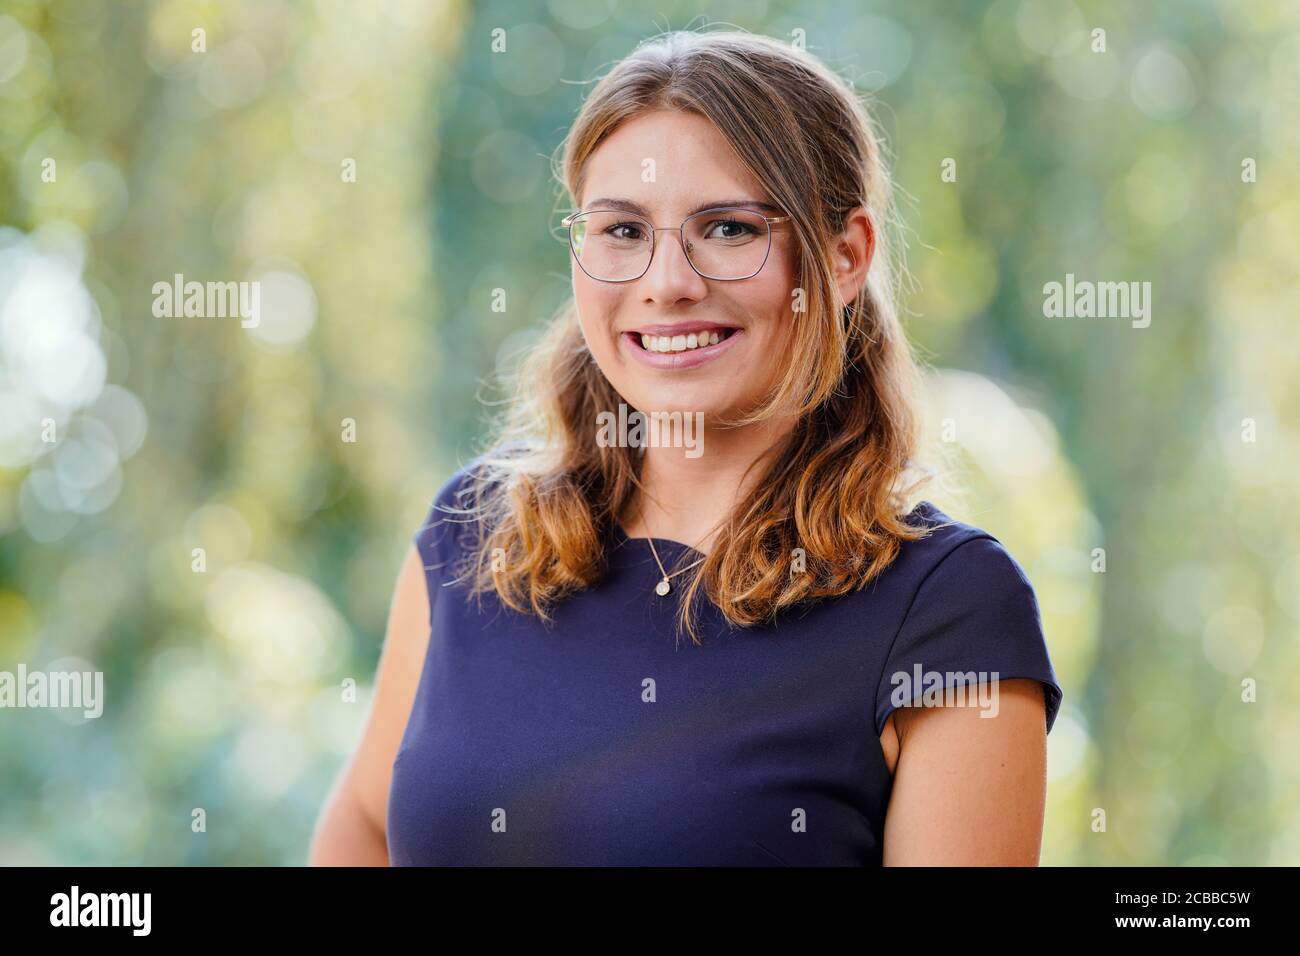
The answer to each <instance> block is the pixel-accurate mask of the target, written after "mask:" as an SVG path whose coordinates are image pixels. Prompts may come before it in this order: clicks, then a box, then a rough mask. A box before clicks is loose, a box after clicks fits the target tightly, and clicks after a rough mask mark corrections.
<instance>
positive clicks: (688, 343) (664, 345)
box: [641, 329, 722, 352]
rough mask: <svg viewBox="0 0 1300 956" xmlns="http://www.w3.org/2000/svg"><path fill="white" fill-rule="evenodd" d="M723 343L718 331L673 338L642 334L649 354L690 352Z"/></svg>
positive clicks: (674, 336)
mask: <svg viewBox="0 0 1300 956" xmlns="http://www.w3.org/2000/svg"><path fill="white" fill-rule="evenodd" d="M721 341H722V333H721V332H720V331H718V330H717V329H712V330H710V331H708V332H692V333H690V334H689V335H671V336H670V335H647V334H646V333H644V332H642V333H641V347H642V348H643V349H645V350H646V351H648V352H689V351H690V350H691V349H698V348H704V347H705V346H706V345H717V344H718V343H719V342H721Z"/></svg>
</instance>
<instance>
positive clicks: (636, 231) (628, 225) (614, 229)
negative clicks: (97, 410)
mask: <svg viewBox="0 0 1300 956" xmlns="http://www.w3.org/2000/svg"><path fill="white" fill-rule="evenodd" d="M603 235H606V236H609V237H610V238H611V239H628V240H636V239H644V238H645V235H644V233H643V232H642V227H641V224H640V223H636V222H616V223H614V225H612V226H608V227H606V229H605V230H604V232H603Z"/></svg>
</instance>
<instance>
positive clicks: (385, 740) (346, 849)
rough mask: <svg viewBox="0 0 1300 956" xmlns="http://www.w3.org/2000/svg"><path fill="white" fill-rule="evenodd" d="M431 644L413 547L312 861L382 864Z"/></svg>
mask: <svg viewBox="0 0 1300 956" xmlns="http://www.w3.org/2000/svg"><path fill="white" fill-rule="evenodd" d="M428 643H429V597H428V593H427V592H426V590H425V582H424V562H423V560H422V559H421V557H420V554H419V552H418V551H416V549H415V547H414V546H412V547H411V548H410V550H409V551H408V552H407V555H406V560H405V561H403V562H402V569H401V571H400V572H399V573H398V576H397V586H396V587H395V588H394V591H393V600H392V604H391V605H390V607H389V611H388V630H387V633H386V635H385V637H384V650H383V653H382V655H381V656H380V659H379V669H378V672H377V674H376V677H375V690H374V695H373V697H372V700H371V704H370V713H369V715H368V717H367V719H366V728H365V731H364V732H363V734H362V737H361V742H360V744H358V746H357V749H356V752H355V753H353V755H352V757H351V759H350V760H349V761H348V763H347V765H346V766H345V767H344V768H343V771H342V773H341V774H340V775H339V778H338V780H337V781H336V782H335V784H334V787H333V789H332V790H331V791H330V795H329V797H328V799H327V800H326V802H325V806H324V808H323V809H322V811H321V815H320V818H319V819H318V820H317V821H316V830H315V833H314V834H313V835H312V844H311V852H310V859H309V862H310V864H311V865H312V866H387V865H388V839H387V832H386V831H387V817H388V788H389V784H390V783H391V782H392V773H393V760H394V759H395V758H396V757H397V749H398V747H399V746H401V742H402V734H403V733H404V732H405V730H406V721H407V718H408V717H409V716H410V713H411V705H412V704H413V703H414V701H415V691H416V688H417V687H418V686H419V682H420V671H421V669H422V668H423V666H424V657H425V652H426V650H427V648H428Z"/></svg>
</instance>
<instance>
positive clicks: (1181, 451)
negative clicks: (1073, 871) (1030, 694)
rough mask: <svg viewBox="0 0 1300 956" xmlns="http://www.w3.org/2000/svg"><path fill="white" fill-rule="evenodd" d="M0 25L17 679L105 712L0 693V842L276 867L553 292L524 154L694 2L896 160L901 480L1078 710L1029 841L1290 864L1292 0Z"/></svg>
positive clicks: (135, 12) (304, 825) (1069, 714)
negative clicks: (247, 293)
mask: <svg viewBox="0 0 1300 956" xmlns="http://www.w3.org/2000/svg"><path fill="white" fill-rule="evenodd" d="M0 10H2V12H0V404H2V411H0V534H3V538H2V539H0V670H9V671H14V670H15V669H16V668H17V667H18V665H19V664H20V663H22V664H25V665H26V666H27V667H28V668H29V669H33V670H34V669H59V668H60V666H62V667H67V666H69V664H68V662H69V661H73V662H76V661H80V662H85V663H84V665H83V666H86V667H93V668H96V669H101V670H103V671H104V673H105V687H106V696H107V703H106V707H105V712H104V715H103V716H102V717H100V718H98V719H95V720H84V719H81V718H80V717H75V716H68V715H67V714H65V713H64V712H62V711H51V710H0V862H4V863H11V864H12V863H90V864H108V863H138V862H149V863H162V864H199V863H211V864H226V863H243V864H295V863H300V862H302V861H303V860H305V858H306V850H307V843H308V839H309V836H310V833H311V828H312V825H313V823H314V821H315V818H316V815H317V813H318V810H319V808H320V805H321V802H322V800H323V799H324V796H325V794H326V791H327V789H328V787H329V785H330V783H331V782H332V780H333V778H334V775H335V774H336V773H337V771H338V769H339V767H340V765H341V763H342V761H343V760H344V758H345V756H346V754H347V753H348V752H349V750H350V749H351V747H352V746H353V745H354V743H355V741H356V739H357V736H358V733H359V731H360V728H361V722H362V720H363V718H364V715H365V709H366V705H367V702H368V693H369V686H370V682H371V680H372V677H373V673H374V667H375V664H376V661H377V658H378V653H379V649H380V642H381V638H382V634H383V627H384V618H385V613H386V609H387V603H388V599H389V595H390V593H391V588H392V584H393V580H394V576H395V573H396V570H397V566H398V563H399V561H400V560H401V558H402V555H403V551H404V549H405V548H406V546H407V544H408V542H409V540H410V538H411V536H412V535H413V534H414V532H415V530H416V529H417V528H418V526H419V525H420V523H421V521H422V519H423V516H424V514H425V512H426V510H427V507H428V504H429V501H430V500H431V498H432V495H433V493H434V492H435V491H436V489H437V488H438V486H439V485H440V484H441V483H442V481H443V480H445V478H446V477H447V476H448V475H449V474H450V473H451V471H452V470H453V469H454V468H455V467H456V466H457V465H458V464H460V463H462V462H464V461H465V460H467V458H468V457H469V456H471V455H472V454H473V453H475V452H476V451H477V450H478V448H479V436H480V435H481V433H482V430H483V427H484V423H485V421H486V420H487V417H488V414H489V408H488V407H487V406H485V401H484V400H485V399H494V398H496V397H499V396H498V395H497V394H496V393H495V391H493V390H492V389H491V388H488V387H485V383H486V382H489V381H490V380H491V378H492V376H493V373H494V371H495V370H497V369H498V368H500V367H502V366H503V365H504V364H508V363H509V362H510V360H511V356H513V355H516V354H517V353H518V352H519V351H520V350H521V349H526V348H527V346H528V343H529V341H530V340H531V337H532V335H533V334H535V331H536V328H537V326H538V325H539V323H541V322H543V321H545V320H546V319H547V318H548V317H549V316H550V315H551V314H552V312H553V310H554V309H555V308H556V307H558V306H559V305H560V304H561V303H562V302H563V301H564V300H565V298H566V297H567V295H568V292H569V289H568V269H569V266H568V260H567V250H566V249H565V247H564V246H563V244H562V243H560V242H558V241H556V239H555V236H556V235H557V234H558V231H557V223H558V219H559V217H560V215H562V214H563V212H564V211H566V208H567V207H566V206H565V203H564V201H563V197H561V196H559V194H558V193H557V189H556V187H555V185H554V183H553V182H552V181H551V180H550V178H549V168H548V158H549V155H550V153H551V152H552V150H554V149H555V147H556V146H557V144H558V143H559V142H560V140H561V138H562V137H563V135H564V133H565V131H566V129H567V127H568V124H569V123H570V121H571V120H572V118H573V116H574V114H575V111H576V109H577V107H578V105H579V103H580V102H581V97H582V96H583V93H584V90H586V89H587V88H588V83H589V81H590V80H591V79H592V78H594V77H595V76H597V75H599V73H600V72H602V71H603V70H604V69H605V68H607V67H608V66H609V65H610V64H611V63H612V62H614V61H615V60H617V59H618V58H619V57H620V56H622V55H623V54H625V53H626V52H628V51H629V50H630V49H631V48H632V47H633V46H634V45H635V44H636V43H637V42H638V41H639V40H641V39H643V38H645V37H647V36H650V35H652V34H656V33H659V32H661V31H663V30H666V29H678V28H687V27H695V28H699V27H701V26H705V25H714V26H715V28H716V24H718V23H719V22H720V23H722V24H726V25H734V26H736V27H740V28H743V29H746V30H750V31H753V32H761V33H765V34H768V35H771V36H775V37H778V38H782V39H785V40H795V39H796V38H800V39H802V40H803V41H804V42H805V43H806V45H807V48H808V49H809V50H811V51H812V52H814V53H816V54H817V55H819V56H821V57H822V58H823V59H824V60H825V61H826V62H827V63H828V64H829V65H830V66H831V67H832V68H834V69H836V70H838V71H840V72H841V73H842V75H844V76H845V77H847V78H848V79H850V80H852V81H853V83H854V84H855V87H856V89H857V90H859V91H860V92H861V93H863V95H864V96H868V97H869V98H870V99H871V100H872V102H873V103H874V109H875V114H876V116H877V119H878V120H879V123H880V125H881V126H882V128H883V130H884V132H885V134H886V138H887V141H888V144H889V147H890V148H891V150H892V152H893V169H894V174H895V177H896V182H897V186H898V206H899V209H898V212H899V214H900V216H901V218H902V220H903V221H904V223H905V224H906V230H905V236H904V238H905V239H906V242H907V255H906V262H907V265H908V268H909V270H910V275H911V280H912V281H911V282H910V284H909V287H908V293H907V296H906V299H905V302H904V306H905V308H906V310H907V316H906V321H907V327H908V329H909V332H910V334H911V335H912V337H913V338H914V340H915V341H916V342H917V343H918V344H919V345H920V346H921V347H922V348H923V350H924V354H925V356H926V357H927V359H928V360H929V361H930V362H931V363H932V365H933V366H934V371H933V372H932V373H931V374H930V375H929V378H928V381H929V399H928V401H929V405H928V411H927V423H928V425H929V427H930V429H931V431H932V432H933V433H934V435H935V436H936V438H935V450H936V452H937V453H939V455H941V456H942V457H944V458H946V459H947V460H949V461H950V462H951V463H952V464H953V465H954V466H956V467H958V468H959V469H960V471H959V472H958V474H957V479H956V481H945V483H944V484H943V486H941V487H936V488H934V489H932V491H931V493H929V494H928V495H927V497H930V498H931V499H932V500H935V501H936V502H938V503H940V504H941V505H942V506H944V507H947V508H949V509H950V510H951V511H952V513H954V514H955V515H956V516H958V517H961V518H963V519H965V520H968V521H971V522H973V523H976V524H979V525H982V526H984V527H986V528H988V529H989V530H990V531H992V532H993V533H994V534H995V535H997V536H998V537H999V538H1000V539H1001V540H1003V541H1004V542H1005V543H1006V545H1007V546H1008V548H1009V549H1010V550H1011V552H1012V553H1013V554H1014V555H1015V556H1016V557H1017V559H1018V560H1019V561H1020V562H1021V563H1022V565H1023V566H1024V567H1025V568H1026V570H1027V572H1028V574H1029V576H1030V579H1031V581H1032V582H1033V583H1034V585H1035V587H1036V589H1037V591H1038V596H1039V600H1040V603H1041V605H1042V611H1043V618H1044V623H1045V627H1046V632H1047V635H1048V641H1049V645H1050V648H1051V652H1052V656H1053V661H1054V663H1055V665H1056V669H1057V672H1058V675H1059V676H1060V678H1061V680H1062V682H1063V684H1064V687H1065V707H1064V709H1063V711H1062V713H1061V715H1060V718H1059V720H1058V722H1057V724H1056V727H1055V729H1054V730H1053V732H1052V735H1051V737H1050V739H1049V744H1050V775H1051V779H1050V787H1049V802H1048V812H1047V825H1046V832H1045V838H1044V847H1043V856H1042V859H1043V862H1044V863H1046V864H1103V863H1110V864H1154V863H1174V864H1282V863H1286V864H1296V863H1300V767H1298V766H1297V754H1300V695H1297V690H1298V689H1300V688H1298V687H1297V684H1298V681H1297V674H1300V642H1298V641H1297V621H1298V620H1300V557H1298V555H1300V521H1298V520H1297V519H1298V516H1300V503H1297V500H1296V497H1297V496H1296V491H1297V484H1296V482H1295V480H1294V478H1293V468H1294V466H1295V462H1296V461H1297V460H1300V454H1298V452H1300V432H1298V430H1297V429H1298V428H1300V414H1298V413H1297V412H1298V409H1300V401H1297V398H1298V397H1300V395H1298V389H1300V385H1298V384H1297V379H1298V377H1297V374H1296V372H1297V368H1300V361H1298V359H1300V345H1298V344H1297V343H1298V342H1300V337H1298V336H1297V335H1296V334H1295V330H1294V323H1295V318H1296V307H1297V304H1298V303H1300V273H1298V272H1297V262H1300V169H1298V168H1297V163H1296V161H1295V159H1296V156H1297V155H1300V123H1298V121H1297V117H1300V5H1298V4H1296V3H1294V2H1289V0H1275V2H1270V0H1255V2H1251V3H1238V2H1229V0H1223V2H1218V3H1216V2H1209V0H1199V2H1194V0H1188V2H1173V0H1169V2H1161V3H1143V4H1131V3H1118V2H1116V3H1101V2H1095V3H1094V2H1086V3H1073V2H1070V0H1063V2H1056V0H1051V2H1048V0H998V2H993V3H987V4H984V3H961V4H954V3H950V2H940V0H905V2H904V0H899V2H883V0H881V2H862V0H854V2H839V3H825V2H805V3H799V2H794V3H781V2H770V3H764V2H762V0H747V2H745V3H739V2H732V3H709V4H698V3H676V2H670V0H663V2H658V3H653V4H651V3H633V2H618V0H608V2H604V0H550V2H545V3H533V4H520V3H504V2H494V3H481V4H475V5H473V6H472V7H471V6H470V5H467V4H463V3H459V2H445V3H427V2H416V0H410V2H373V3H354V2H347V0H319V2H307V0H303V2H288V0H284V2H267V0H246V2H233V0H232V2H220V3H218V2H209V3H198V2H185V0H175V2H153V3H106V2H85V0H69V2H49V3H46V2H34V0H5V2H4V5H3V7H2V8H0ZM498 28H499V29H502V30H505V31H506V37H507V40H508V45H507V51H506V52H505V53H496V54H494V53H492V52H491V42H492V31H493V30H495V29H498ZM196 29H201V30H202V31H203V34H202V41H203V42H202V46H203V47H204V49H203V50H202V51H201V52H196V50H195V46H196V45H198V41H197V40H196V34H195V33H194V31H195V30H196ZM1097 29H1102V30H1104V31H1105V36H1104V40H1105V49H1104V51H1102V50H1095V49H1094V47H1095V46H1097V37H1098V35H1097V34H1095V33H1094V32H1093V31H1095V30H1097ZM945 159H953V160H955V162H956V167H955V168H956V173H957V175H956V181H955V182H954V181H945V178H944V177H943V175H942V172H943V164H944V160H945ZM49 160H53V165H51V164H50V163H49ZM1248 161H1249V162H1248ZM350 163H351V165H350ZM350 170H354V171H355V175H354V176H353V175H350V172H349V171H350ZM1251 170H1253V172H1254V175H1251ZM51 174H52V175H51ZM948 178H949V179H951V177H948ZM176 273H181V274H183V275H184V276H185V277H186V278H187V279H197V280H199V281H207V280H219V281H235V280H249V279H258V280H259V281H260V282H261V284H262V303H261V307H262V315H261V321H260V324H259V325H258V326H257V327H256V328H244V327H242V326H241V324H240V322H239V321H238V319H229V318H228V319H221V318H214V319H201V318H157V317H155V316H154V314H153V311H152V302H153V292H152V287H153V284H154V283H155V282H159V281H162V282H170V281H171V280H172V277H173V276H174V275H175V274H176ZM1067 273H1072V274H1074V275H1075V276H1076V277H1077V278H1079V279H1090V280H1112V281H1149V282H1151V283H1152V287H1153V300H1154V304H1153V313H1152V318H1151V324H1150V326H1149V327H1148V328H1144V329H1138V328H1133V327H1132V326H1131V324H1130V322H1129V321H1127V320H1125V319H1101V318H1093V319H1085V318H1073V319H1061V318H1046V317H1045V316H1044V314H1043V285H1044V284H1045V283H1047V282H1052V281H1064V278H1065V275H1066V274H1067ZM494 289H504V290H505V294H506V309H505V311H504V312H502V311H494V310H493V308H492V303H493V298H492V296H493V290H494ZM47 419H48V420H52V421H53V422H54V423H55V427H56V431H57V436H58V437H57V441H55V442H52V443H51V442H45V441H42V425H41V423H42V422H43V421H45V420H47ZM345 420H351V422H352V423H354V428H355V441H347V440H345V435H344V430H345V428H346V425H345ZM1288 463H1290V464H1288ZM196 548H202V549H203V557H204V560H205V562H206V570H204V571H203V572H201V573H196V572H195V571H194V570H193V567H194V563H193V562H194V560H195V559H194V553H195V552H194V549H196ZM1095 549H1104V571H1103V570H1101V558H1102V556H1103V553H1102V552H1098V551H1097V550H1095ZM61 662H62V663H61ZM349 679H351V680H354V681H355V682H356V684H357V685H358V694H357V699H356V700H355V702H347V701H346V700H345V699H344V694H343V690H342V688H343V685H344V682H345V681H347V680H349ZM1243 681H1253V682H1255V686H1256V688H1257V700H1256V701H1254V702H1243V699H1242V698H1243ZM195 808H202V809H203V810H204V812H205V814H206V818H207V826H206V832H202V833H194V832H192V829H191V820H192V814H193V811H194V810H195ZM1098 809H1100V810H1103V811H1104V813H1105V829H1104V832H1099V830H1098V828H1097V827H1096V826H1095V824H1094V821H1095V820H1096V819H1097V818H1098V815H1097V810H1098Z"/></svg>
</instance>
